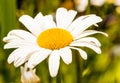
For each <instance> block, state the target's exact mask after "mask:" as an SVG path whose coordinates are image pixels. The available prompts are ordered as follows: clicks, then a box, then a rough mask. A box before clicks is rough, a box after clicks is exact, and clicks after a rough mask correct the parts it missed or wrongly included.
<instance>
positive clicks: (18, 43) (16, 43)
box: [4, 40, 37, 49]
mask: <svg viewBox="0 0 120 83" xmlns="http://www.w3.org/2000/svg"><path fill="white" fill-rule="evenodd" d="M23 46H31V47H33V46H37V45H36V43H34V42H28V41H23V40H19V41H13V42H9V43H7V44H5V45H4V49H10V48H19V47H23Z"/></svg>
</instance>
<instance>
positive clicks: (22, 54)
mask: <svg viewBox="0 0 120 83" xmlns="http://www.w3.org/2000/svg"><path fill="white" fill-rule="evenodd" d="M36 50H38V49H37V48H34V47H32V48H30V47H21V48H18V49H16V50H14V51H13V52H12V53H11V54H10V55H9V57H8V63H9V64H10V63H12V62H13V61H14V65H15V66H16V67H18V66H20V65H21V64H23V63H24V62H26V61H27V60H28V59H29V57H30V54H31V53H33V52H34V51H36Z"/></svg>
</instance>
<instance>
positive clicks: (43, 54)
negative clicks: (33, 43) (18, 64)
mask: <svg viewBox="0 0 120 83" xmlns="http://www.w3.org/2000/svg"><path fill="white" fill-rule="evenodd" d="M50 53H51V50H47V49H41V50H40V51H38V52H35V53H33V54H32V56H31V57H30V59H29V61H28V67H29V68H34V67H35V66H36V65H38V64H39V63H41V62H42V61H43V60H45V59H46V58H47V57H48V56H49V54H50Z"/></svg>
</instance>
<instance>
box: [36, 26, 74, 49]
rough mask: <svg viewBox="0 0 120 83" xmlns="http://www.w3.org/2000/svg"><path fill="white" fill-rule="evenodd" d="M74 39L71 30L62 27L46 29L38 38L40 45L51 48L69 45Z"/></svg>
mask: <svg viewBox="0 0 120 83" xmlns="http://www.w3.org/2000/svg"><path fill="white" fill-rule="evenodd" d="M72 41H73V37H72V35H71V34H70V32H68V31H67V30H64V29H61V28H52V29H48V30H45V31H43V32H42V33H41V34H40V35H39V36H38V38H37V43H38V45H39V46H40V47H43V48H47V49H51V50H54V49H60V48H63V47H65V46H68V45H69V44H70V43H71V42H72Z"/></svg>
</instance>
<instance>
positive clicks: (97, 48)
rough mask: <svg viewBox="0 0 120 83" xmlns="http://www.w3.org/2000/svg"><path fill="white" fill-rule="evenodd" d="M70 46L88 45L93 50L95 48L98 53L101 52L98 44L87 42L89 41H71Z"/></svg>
mask: <svg viewBox="0 0 120 83" xmlns="http://www.w3.org/2000/svg"><path fill="white" fill-rule="evenodd" d="M70 46H80V47H88V48H90V49H92V50H94V51H95V52H96V53H98V54H101V49H100V47H98V46H94V45H93V44H91V43H87V42H77V43H74V42H73V43H71V44H70Z"/></svg>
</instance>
